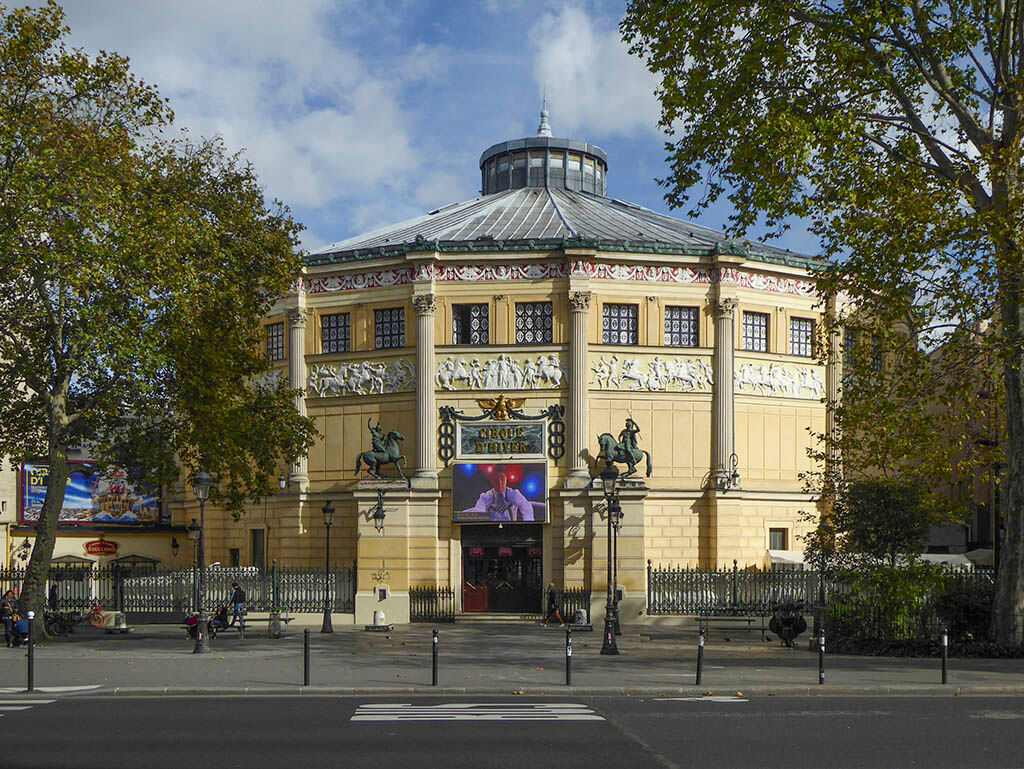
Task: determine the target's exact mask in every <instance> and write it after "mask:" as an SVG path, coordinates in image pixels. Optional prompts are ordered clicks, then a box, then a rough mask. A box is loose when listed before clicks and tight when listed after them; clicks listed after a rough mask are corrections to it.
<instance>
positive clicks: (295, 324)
mask: <svg viewBox="0 0 1024 769" xmlns="http://www.w3.org/2000/svg"><path fill="white" fill-rule="evenodd" d="M287 317H288V380H289V383H290V384H291V386H292V388H293V389H295V390H299V391H300V392H299V394H298V395H296V396H295V399H294V401H293V403H294V405H295V410H296V411H298V412H299V414H300V415H301V416H306V312H305V310H304V309H303V308H302V307H293V308H292V309H290V310H288V312H287ZM288 480H289V481H290V483H291V487H292V488H293V489H295V490H297V491H299V492H305V491H306V489H307V487H308V486H309V472H308V460H307V458H306V455H305V454H303V455H302V456H300V457H299V458H298V459H297V460H296V461H295V463H294V464H293V465H292V468H291V472H290V473H289V474H288Z"/></svg>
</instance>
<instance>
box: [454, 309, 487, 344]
mask: <svg viewBox="0 0 1024 769" xmlns="http://www.w3.org/2000/svg"><path fill="white" fill-rule="evenodd" d="M488 320H489V308H488V306H487V305H486V304H454V305H452V344H487V337H488V325H489V323H488Z"/></svg>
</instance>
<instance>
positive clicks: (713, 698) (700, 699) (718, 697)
mask: <svg viewBox="0 0 1024 769" xmlns="http://www.w3.org/2000/svg"><path fill="white" fill-rule="evenodd" d="M658 699H663V700H672V701H673V702H750V700H748V699H744V698H743V697H733V696H726V695H724V694H722V695H718V694H713V695H711V696H709V697H659V698H658Z"/></svg>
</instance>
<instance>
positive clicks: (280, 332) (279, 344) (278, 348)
mask: <svg viewBox="0 0 1024 769" xmlns="http://www.w3.org/2000/svg"><path fill="white" fill-rule="evenodd" d="M267 358H269V359H270V360H284V323H271V324H270V325H269V326H267Z"/></svg>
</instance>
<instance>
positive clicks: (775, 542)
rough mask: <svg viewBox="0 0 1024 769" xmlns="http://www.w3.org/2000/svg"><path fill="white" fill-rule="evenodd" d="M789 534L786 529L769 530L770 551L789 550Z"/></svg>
mask: <svg viewBox="0 0 1024 769" xmlns="http://www.w3.org/2000/svg"><path fill="white" fill-rule="evenodd" d="M788 533H789V532H788V531H787V530H786V529H768V549H769V550H787V549H788V548H787V547H786V539H787V537H786V535H787V534H788Z"/></svg>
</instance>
